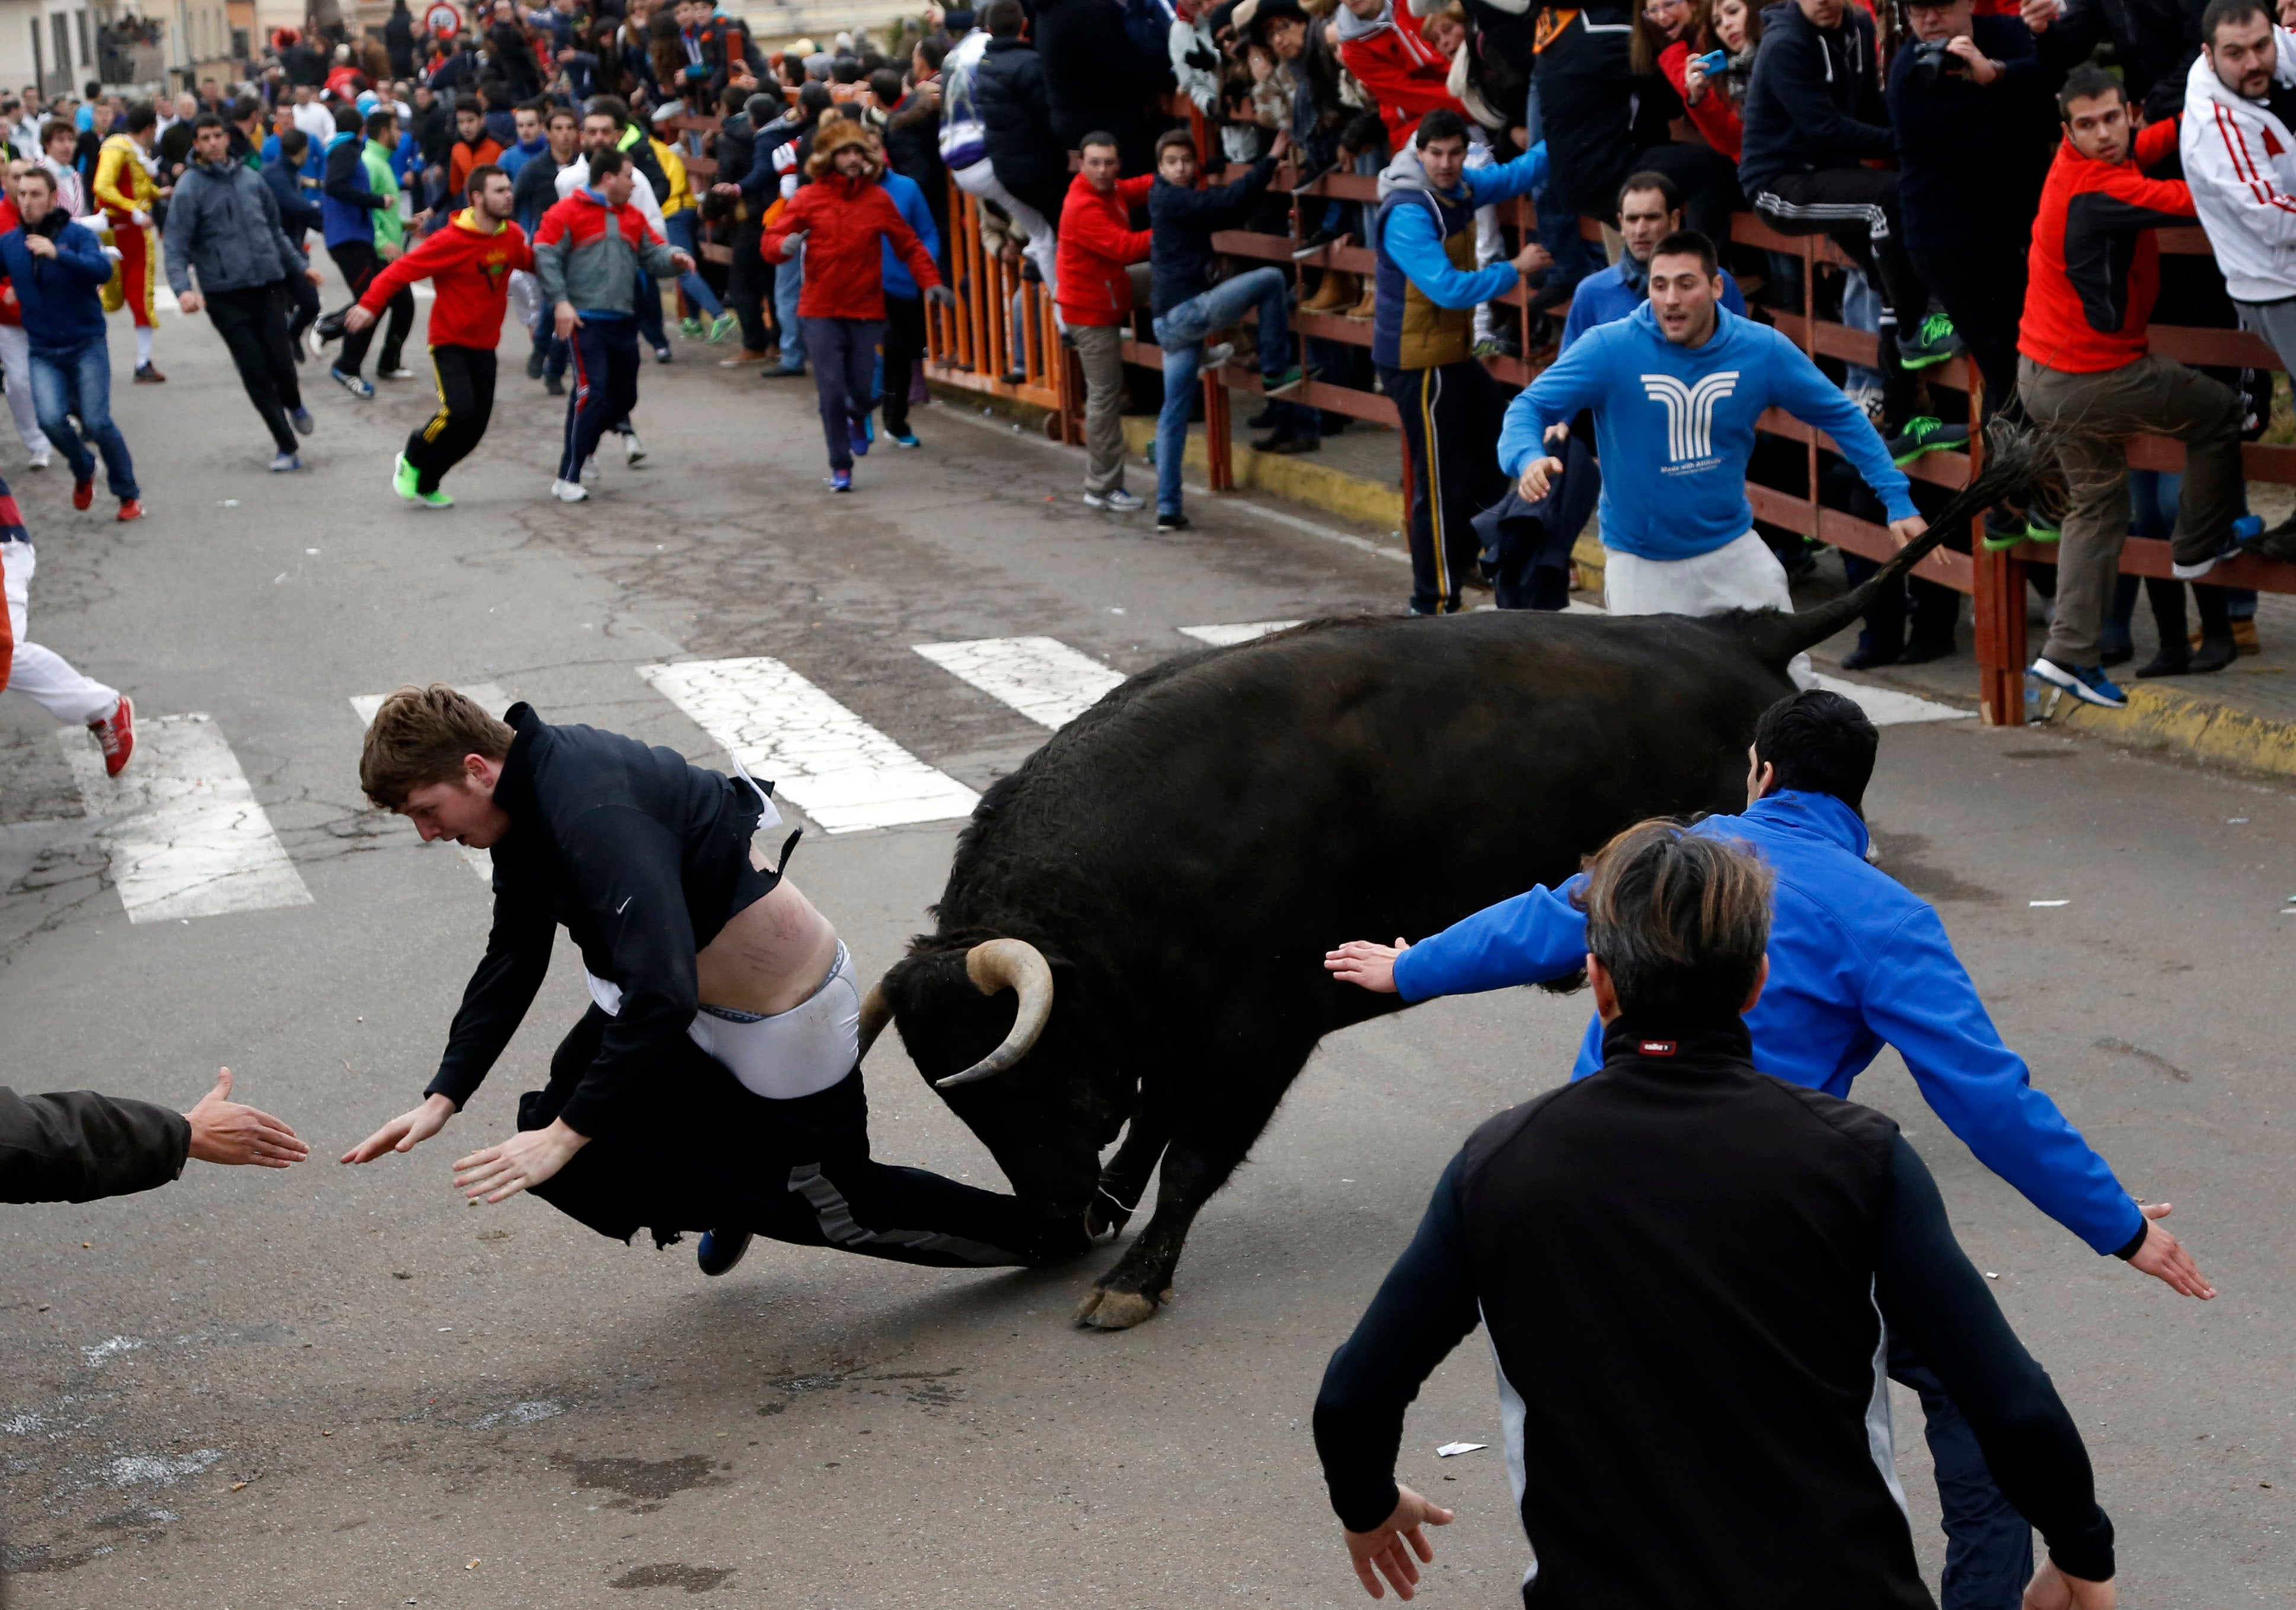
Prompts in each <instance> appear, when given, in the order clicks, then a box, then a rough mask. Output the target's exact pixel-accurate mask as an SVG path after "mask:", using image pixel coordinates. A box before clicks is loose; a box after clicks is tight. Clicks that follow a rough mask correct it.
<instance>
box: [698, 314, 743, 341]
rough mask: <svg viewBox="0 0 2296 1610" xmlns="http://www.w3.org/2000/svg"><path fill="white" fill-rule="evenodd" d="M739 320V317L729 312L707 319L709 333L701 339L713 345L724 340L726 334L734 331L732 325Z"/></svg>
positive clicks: (738, 322) (739, 321)
mask: <svg viewBox="0 0 2296 1610" xmlns="http://www.w3.org/2000/svg"><path fill="white" fill-rule="evenodd" d="M741 322H742V321H741V320H740V319H738V318H735V317H734V316H733V315H732V314H730V313H721V314H719V315H718V316H717V317H716V318H714V319H711V320H710V321H709V334H708V335H707V336H705V337H703V338H702V339H704V340H705V341H708V342H709V344H710V345H711V346H713V347H714V346H716V345H717V343H718V342H719V341H724V340H725V339H726V337H727V336H728V335H730V334H732V333H733V332H734V325H736V324H740V323H741Z"/></svg>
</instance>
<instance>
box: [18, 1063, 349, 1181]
mask: <svg viewBox="0 0 2296 1610" xmlns="http://www.w3.org/2000/svg"><path fill="white" fill-rule="evenodd" d="M230 1097H231V1070H230V1069H229V1068H225V1069H223V1070H222V1071H221V1072H218V1073H217V1075H216V1082H215V1088H213V1089H212V1090H209V1092H208V1093H207V1094H206V1095H205V1096H203V1097H201V1098H200V1102H199V1105H196V1106H194V1107H193V1109H192V1110H191V1111H190V1112H188V1113H177V1112H175V1111H173V1110H171V1109H169V1108H167V1107H163V1106H158V1105H154V1104H152V1103H151V1102H148V1101H127V1100H122V1099H120V1098H119V1097H111V1096H98V1095H97V1094H96V1093H95V1092H94V1091H93V1090H66V1091H62V1092H61V1093H59V1094H56V1095H53V1096H19V1095H17V1094H16V1092H15V1091H13V1090H11V1089H7V1088H0V1202H93V1201H94V1200H95V1199H96V1198H97V1197H99V1196H126V1195H131V1194H133V1193H134V1192H136V1191H148V1190H150V1189H152V1187H154V1186H162V1185H165V1184H167V1183H168V1181H169V1180H171V1179H176V1177H177V1176H179V1175H181V1174H182V1173H183V1171H184V1162H185V1160H186V1159H188V1158H193V1157H196V1158H198V1159H199V1160H200V1161H201V1162H220V1163H253V1164H255V1165H256V1166H257V1167H258V1168H266V1169H283V1168H288V1167H290V1166H291V1165H293V1164H295V1163H298V1162H301V1161H302V1160H303V1159H304V1158H305V1157H307V1156H308V1155H309V1154H310V1151H311V1148H310V1147H309V1146H306V1145H305V1144H304V1143H303V1142H302V1141H300V1140H298V1139H297V1138H295V1131H294V1130H292V1129H289V1128H288V1127H287V1126H286V1125H285V1124H283V1123H282V1122H280V1121H279V1120H277V1119H275V1118H274V1117H272V1116H271V1114H270V1113H264V1112H259V1111H258V1110H257V1109H255V1108H254V1107H250V1106H243V1105H241V1104H240V1103H238V1102H235V1101H233V1100H231V1099H230Z"/></svg>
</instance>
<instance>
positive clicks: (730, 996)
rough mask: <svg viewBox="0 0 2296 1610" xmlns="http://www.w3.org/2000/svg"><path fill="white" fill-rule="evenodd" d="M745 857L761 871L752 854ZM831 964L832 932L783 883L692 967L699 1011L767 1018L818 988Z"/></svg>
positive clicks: (742, 913)
mask: <svg viewBox="0 0 2296 1610" xmlns="http://www.w3.org/2000/svg"><path fill="white" fill-rule="evenodd" d="M750 858H751V859H752V860H753V861H755V862H756V863H757V865H758V866H760V867H762V866H764V865H765V862H764V861H763V860H762V859H761V858H758V852H757V851H756V850H751V851H750ZM836 960H837V930H836V929H834V928H832V927H831V926H830V924H829V919H828V918H827V917H825V916H822V915H821V913H820V912H818V911H816V910H815V909H814V908H813V902H812V901H811V900H808V899H806V898H805V896H804V895H803V894H802V893H801V892H799V889H798V886H797V885H796V884H795V883H791V882H789V881H788V880H787V879H783V881H782V882H781V883H776V884H775V885H774V887H773V890H772V891H771V892H770V893H768V894H767V895H766V896H765V897H764V898H763V899H758V900H754V901H752V902H750V904H749V905H747V906H744V907H743V908H742V909H741V910H739V911H737V912H735V913H734V916H733V919H732V920H731V921H730V922H728V923H727V924H726V925H725V927H723V928H721V929H719V930H718V932H717V938H716V939H713V940H711V941H709V944H708V945H707V946H705V947H704V948H703V949H702V950H701V954H700V955H698V956H696V957H694V958H693V967H694V974H695V982H696V984H697V985H698V986H699V991H698V992H699V995H700V998H701V1002H702V1004H703V1005H705V1006H725V1007H727V1008H729V1009H731V1010H733V1011H735V1012H756V1013H759V1014H764V1015H767V1016H772V1015H773V1014H776V1013H781V1012H786V1011H788V1010H789V1009H790V1008H791V1007H792V1006H797V1005H798V1004H799V1003H800V1002H802V1001H803V1000H804V999H805V998H807V997H808V996H809V995H811V994H812V993H813V992H814V991H815V990H818V989H819V988H821V982H822V980H824V979H825V978H827V977H828V976H829V969H830V968H831V967H832V965H835V963H836Z"/></svg>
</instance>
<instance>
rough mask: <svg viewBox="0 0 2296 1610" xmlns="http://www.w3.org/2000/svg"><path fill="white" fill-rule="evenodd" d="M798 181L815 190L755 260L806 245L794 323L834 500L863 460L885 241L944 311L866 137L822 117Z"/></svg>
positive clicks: (940, 289) (787, 211) (788, 208)
mask: <svg viewBox="0 0 2296 1610" xmlns="http://www.w3.org/2000/svg"><path fill="white" fill-rule="evenodd" d="M805 171H806V175H807V177H809V178H810V179H812V181H813V183H811V184H810V185H803V186H801V187H799V190H798V193H797V194H795V195H794V196H791V198H790V199H789V201H787V202H786V203H784V204H783V207H782V210H781V217H780V218H778V219H776V220H775V224H774V226H773V227H772V228H770V229H768V230H767V231H766V233H765V237H764V238H763V239H762V240H761V241H760V242H758V251H760V252H761V253H762V254H763V255H764V257H765V259H766V260H767V262H769V263H780V262H785V261H787V260H788V258H789V248H790V246H791V243H792V242H796V241H799V240H802V241H803V242H805V289H804V290H803V291H802V292H799V296H798V302H797V316H798V321H799V324H801V325H802V326H803V331H802V333H803V335H804V338H805V355H806V356H807V357H808V358H811V359H812V360H813V380H814V386H815V389H816V390H817V391H818V392H819V393H820V397H821V431H822V435H823V436H824V438H825V439H827V441H828V443H829V486H830V489H831V490H832V491H837V492H849V491H851V490H852V489H853V460H854V458H855V457H856V456H857V455H861V454H865V453H867V452H868V451H869V437H868V432H867V426H866V423H865V422H866V421H867V419H868V416H869V395H870V388H871V386H872V384H873V381H874V378H875V374H876V366H877V344H878V342H879V341H881V340H883V339H884V334H885V289H884V279H883V276H882V274H881V264H882V262H883V259H884V249H883V246H882V244H881V242H886V241H890V242H892V245H893V250H894V251H897V252H898V253H900V256H901V260H902V261H903V262H905V263H906V264H907V265H908V266H909V272H910V273H911V274H913V275H915V276H916V281H917V285H918V288H919V289H920V290H922V292H924V295H925V298H926V300H930V301H939V302H952V301H954V300H955V298H954V297H952V296H950V295H949V293H948V292H947V288H945V287H944V286H943V285H942V284H941V283H940V275H939V273H938V272H936V271H935V269H934V267H933V260H932V259H931V257H929V256H928V255H926V252H925V249H924V243H923V242H921V241H919V240H918V239H917V236H916V232H915V231H914V230H913V229H911V228H910V227H909V226H908V225H907V224H906V223H904V222H902V220H901V209H899V208H898V207H897V206H895V205H894V204H893V198H892V197H891V196H890V195H887V194H886V193H885V187H884V186H883V185H880V184H879V183H878V182H877V181H878V179H879V178H880V177H881V176H882V175H883V173H884V171H885V159H884V155H883V153H882V152H880V151H879V150H878V149H877V142H876V139H875V137H874V136H872V135H871V134H870V133H869V131H868V130H867V129H865V128H864V127H861V125H860V124H858V123H857V122H855V121H853V120H852V119H850V118H848V117H844V116H842V115H832V114H831V113H829V112H824V113H823V114H822V124H821V132H820V133H819V134H818V135H816V136H814V142H813V155H812V156H811V157H810V158H808V160H807V162H806V165H805Z"/></svg>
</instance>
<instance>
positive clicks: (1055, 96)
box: [1032, 0, 1172, 176]
mask: <svg viewBox="0 0 2296 1610" xmlns="http://www.w3.org/2000/svg"><path fill="white" fill-rule="evenodd" d="M1032 37H1034V38H1035V40H1036V44H1037V55H1038V56H1039V57H1040V58H1041V59H1042V60H1043V62H1044V64H1045V86H1046V92H1047V94H1048V95H1049V96H1050V101H1051V107H1052V114H1053V132H1054V133H1055V134H1057V135H1058V136H1060V140H1061V144H1063V145H1065V146H1067V147H1068V148H1069V149H1070V150H1071V151H1073V150H1076V149H1077V148H1078V146H1079V145H1080V144H1082V143H1083V140H1084V137H1085V136H1087V135H1088V134H1095V133H1104V134H1112V135H1114V136H1116V147H1117V151H1118V152H1119V154H1120V155H1121V157H1122V158H1123V161H1124V168H1123V171H1124V172H1125V174H1126V175H1128V176H1130V175H1135V174H1143V173H1146V172H1148V171H1149V170H1150V169H1151V168H1153V167H1154V166H1155V153H1156V136H1158V135H1159V134H1161V133H1162V132H1163V130H1164V127H1165V126H1166V125H1167V124H1168V123H1169V121H1170V119H1169V118H1167V117H1165V116H1164V115H1163V114H1162V113H1161V112H1160V111H1158V110H1157V109H1156V106H1155V103H1156V101H1157V100H1158V99H1159V98H1160V97H1161V96H1164V95H1169V94H1171V93H1172V64H1171V62H1170V61H1169V58H1167V57H1163V56H1148V55H1144V54H1143V53H1142V52H1141V51H1140V49H1139V47H1138V46H1136V45H1134V44H1133V43H1132V37H1131V36H1130V35H1128V34H1127V33H1126V32H1125V31H1124V12H1123V9H1122V8H1121V7H1120V6H1119V5H1117V4H1115V0H1038V4H1037V21H1036V24H1035V29H1034V33H1033V36H1032Z"/></svg>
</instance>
